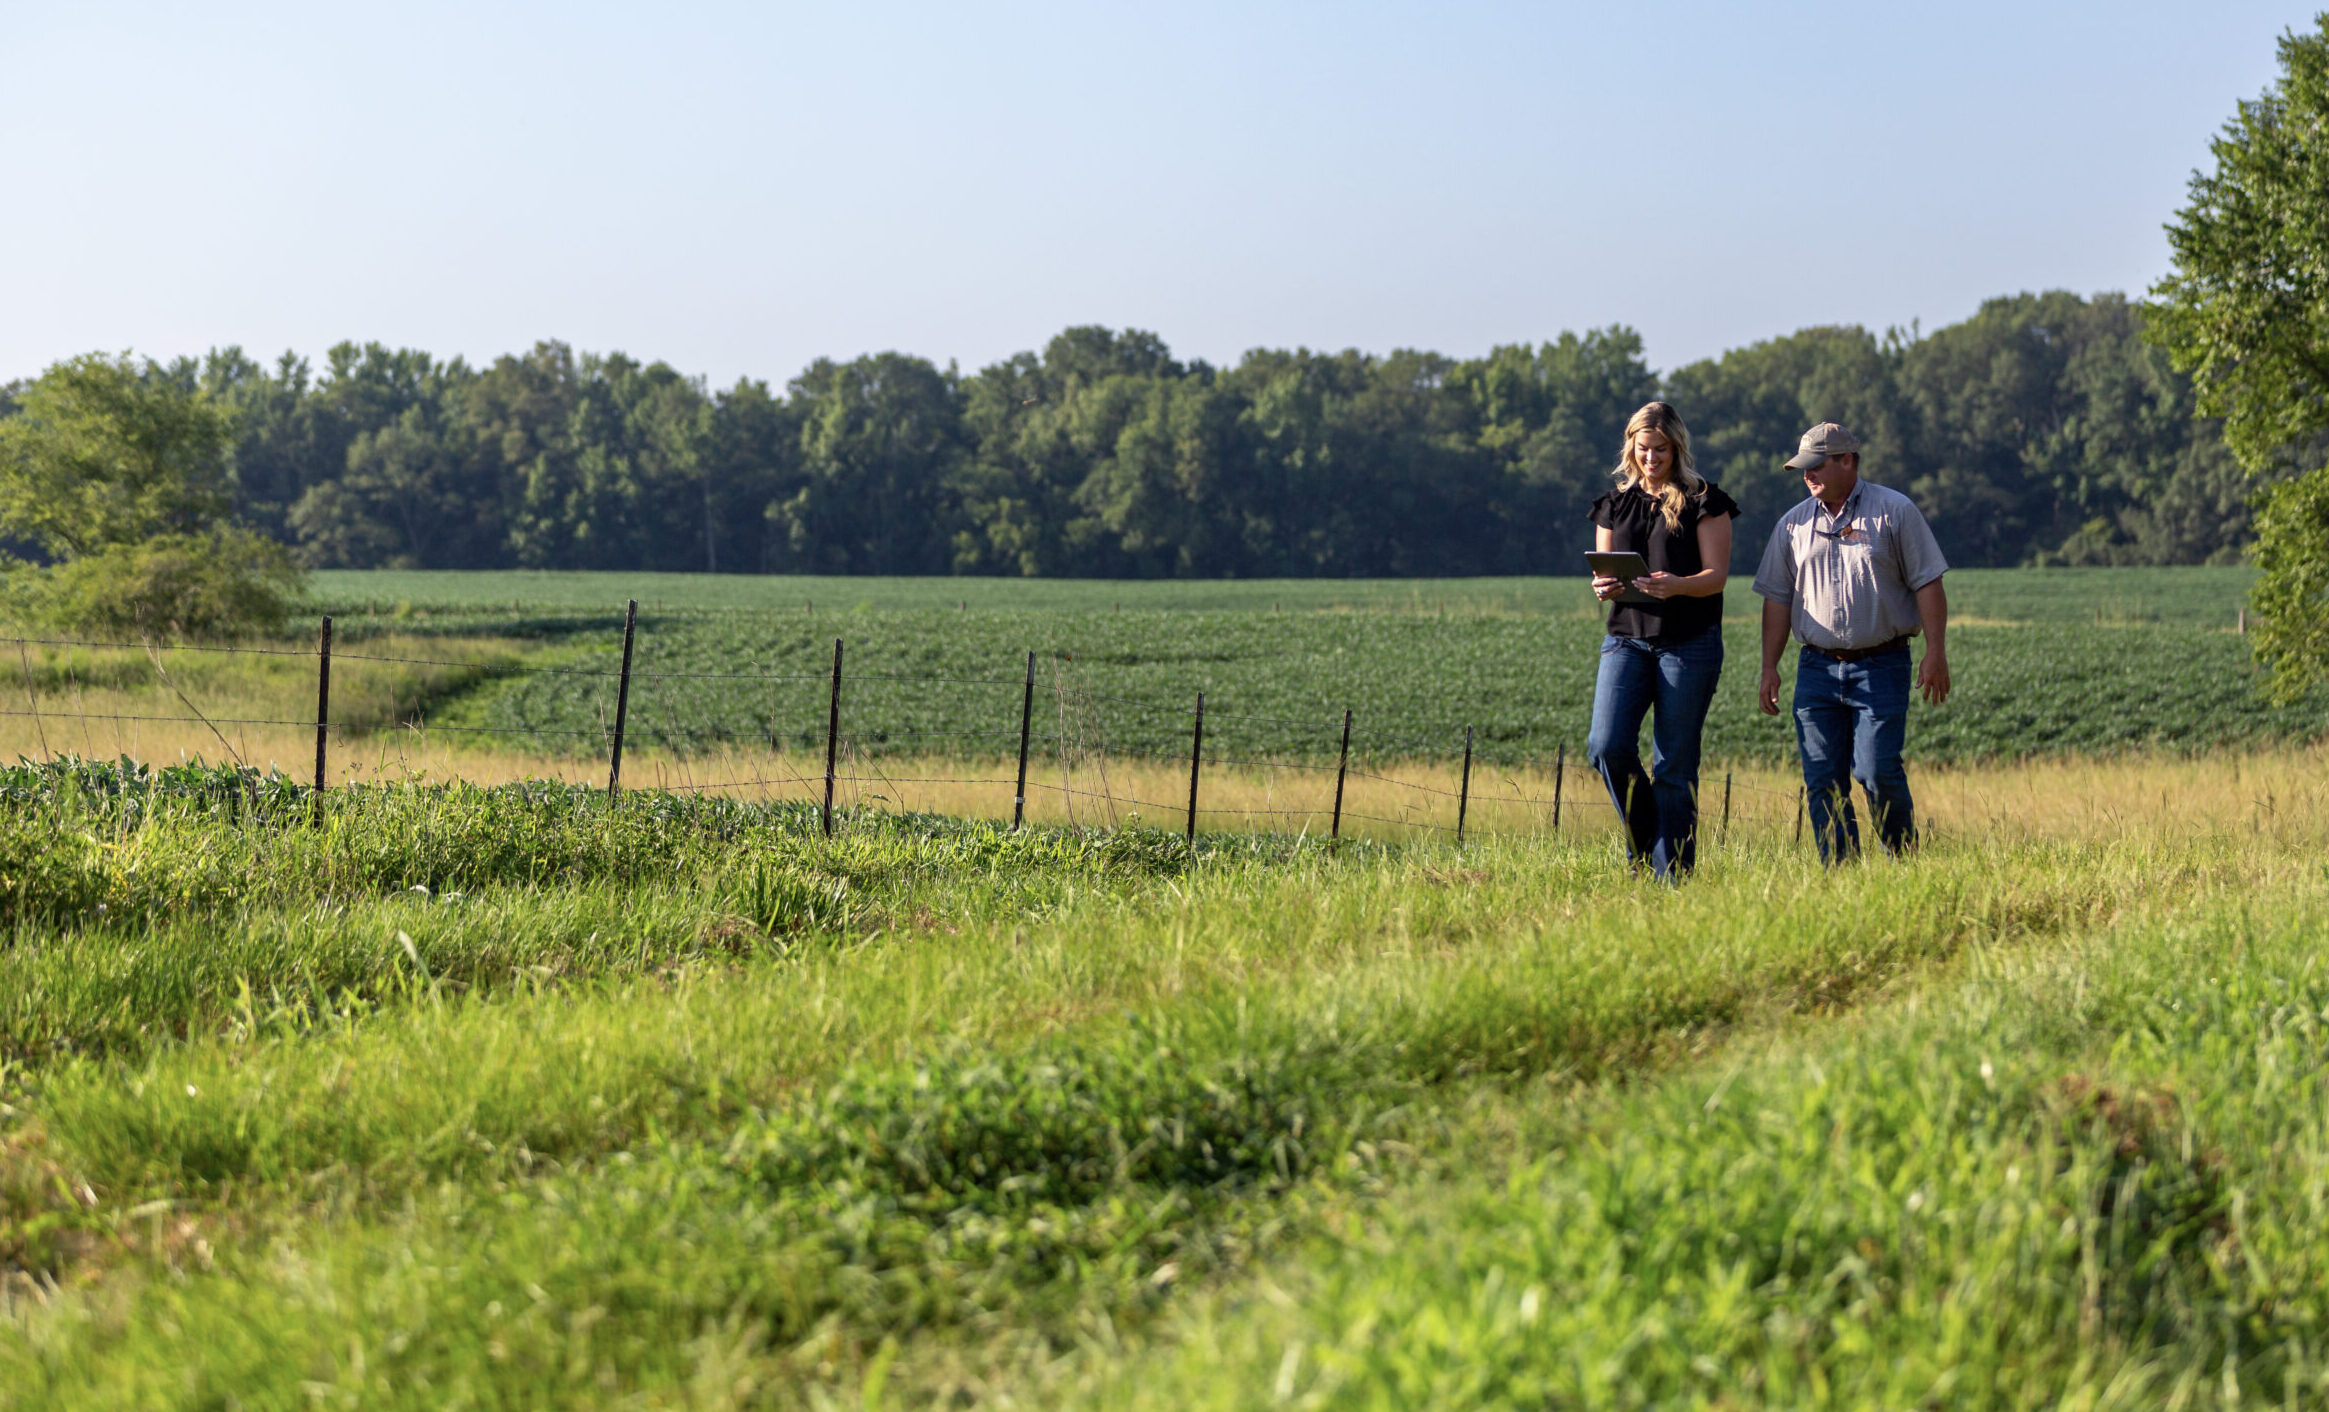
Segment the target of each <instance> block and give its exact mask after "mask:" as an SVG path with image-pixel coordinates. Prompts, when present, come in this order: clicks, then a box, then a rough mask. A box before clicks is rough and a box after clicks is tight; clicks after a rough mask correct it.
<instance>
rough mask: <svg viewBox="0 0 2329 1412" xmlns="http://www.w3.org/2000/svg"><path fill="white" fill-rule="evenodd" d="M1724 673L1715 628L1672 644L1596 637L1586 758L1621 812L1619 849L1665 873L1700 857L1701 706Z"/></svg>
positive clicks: (1679, 869) (1675, 872)
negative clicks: (1646, 734)
mask: <svg viewBox="0 0 2329 1412" xmlns="http://www.w3.org/2000/svg"><path fill="white" fill-rule="evenodd" d="M1721 679H1722V629H1721V628H1720V627H1719V626H1718V627H1712V628H1708V629H1707V630H1706V631H1705V632H1702V633H1700V634H1699V635H1698V636H1696V637H1693V638H1690V639H1687V640H1686V641H1683V642H1678V643H1674V644H1672V645H1671V646H1669V645H1666V644H1664V643H1659V642H1653V641H1651V640H1649V639H1647V638H1639V637H1607V638H1603V639H1602V642H1601V675H1600V676H1599V678H1598V679H1596V680H1595V682H1594V683H1593V729H1592V731H1591V733H1589V734H1588V735H1587V736H1586V738H1585V757H1586V759H1588V760H1589V761H1591V762H1592V765H1593V768H1594V769H1595V770H1597V771H1599V772H1600V774H1601V782H1602V783H1603V784H1605V785H1607V786H1609V802H1610V803H1612V804H1614V805H1616V806H1617V813H1618V817H1619V818H1621V819H1623V820H1625V833H1626V856H1627V857H1629V858H1632V859H1634V860H1635V861H1637V862H1638V861H1639V860H1641V859H1642V858H1645V857H1646V858H1648V859H1649V860H1650V866H1651V867H1652V868H1655V869H1656V870H1657V873H1658V876H1659V877H1662V878H1665V879H1668V880H1669V881H1671V880H1672V879H1674V878H1675V877H1676V876H1678V875H1680V874H1682V873H1687V872H1689V871H1690V869H1691V868H1692V867H1693V866H1695V865H1696V864H1697V862H1698V753H1699V736H1700V734H1701V732H1702V731H1703V729H1704V728H1705V725H1706V708H1707V707H1708V706H1710V705H1712V704H1713V703H1714V688H1715V683H1716V682H1718V681H1720V680H1721ZM1653 706H1654V707H1656V708H1657V713H1658V714H1657V720H1656V722H1655V723H1654V724H1653V725H1652V726H1651V728H1650V742H1651V749H1652V753H1651V755H1650V769H1649V772H1648V773H1646V774H1645V773H1644V772H1643V770H1642V751H1641V740H1642V717H1643V716H1644V715H1646V714H1647V713H1648V712H1649V711H1650V709H1651V708H1652V707H1653Z"/></svg>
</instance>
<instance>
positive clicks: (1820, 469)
mask: <svg viewBox="0 0 2329 1412" xmlns="http://www.w3.org/2000/svg"><path fill="white" fill-rule="evenodd" d="M1859 483H1860V453H1859V452H1857V451H1847V452H1845V453H1843V454H1842V455H1840V456H1830V457H1829V458H1828V459H1826V460H1825V461H1822V462H1820V463H1819V464H1818V465H1816V466H1814V467H1812V468H1811V469H1810V470H1808V471H1805V472H1804V473H1803V488H1804V490H1805V491H1806V492H1808V493H1809V494H1812V495H1816V496H1818V497H1819V498H1820V499H1821V500H1822V501H1824V502H1826V503H1827V504H1829V505H1841V504H1843V503H1844V497H1845V496H1847V495H1850V494H1851V493H1852V487H1853V486H1855V485H1857V484H1859Z"/></svg>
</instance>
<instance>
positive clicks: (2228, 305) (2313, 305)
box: [2148, 15, 2329, 696]
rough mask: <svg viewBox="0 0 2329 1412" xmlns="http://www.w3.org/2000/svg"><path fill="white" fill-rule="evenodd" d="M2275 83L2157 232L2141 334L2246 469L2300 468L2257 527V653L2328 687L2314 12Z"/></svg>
mask: <svg viewBox="0 0 2329 1412" xmlns="http://www.w3.org/2000/svg"><path fill="white" fill-rule="evenodd" d="M2280 66H2281V76H2280V79H2279V81H2278V82H2276V83H2275V84H2274V85H2273V86H2272V87H2270V88H2268V89H2267V90H2265V92H2264V94H2263V95H2262V96H2261V97H2259V98H2256V99H2254V100H2252V101H2248V102H2243V103H2242V104H2240V107H2239V111H2238V113H2237V114H2235V116H2234V117H2233V118H2232V120H2231V121H2230V122H2228V123H2226V124H2225V125H2224V129H2223V131H2222V132H2221V133H2219V134H2218V135H2217V137H2216V139H2215V141H2214V142H2213V143H2211V144H2210V151H2211V155H2212V156H2213V157H2214V158H2215V169H2214V170H2213V171H2203V172H2196V173H2194V174H2193V176H2192V181H2191V201H2190V204H2189V205H2187V206H2185V207H2184V208H2183V210H2181V211H2179V212H2177V214H2176V219H2175V220H2174V222H2173V223H2171V224H2170V225H2169V226H2168V228H2167V233H2168V241H2169V244H2170V246H2171V247H2172V249H2173V252H2174V272H2173V273H2172V274H2170V275H2168V276H2167V277H2166V278H2165V279H2163V280H2161V281H2160V282H2159V283H2158V284H2156V285H2154V286H2153V287H2152V290H2151V295H2152V303H2151V305H2150V308H2149V313H2150V321H2149V325H2148V326H2149V328H2150V330H2151V332H2152V334H2153V336H2154V337H2156V338H2158V339H2159V341H2160V342H2161V343H2162V344H2164V345H2165V346H2166V347H2167V349H2168V350H2169V351H2170V353H2171V354H2172V355H2173V356H2174V359H2175V363H2176V366H2177V367H2179V368H2182V369H2185V370H2188V371H2189V372H2190V373H2191V374H2192V376H2193V380H2194V384H2195V386H2196V388H2197V391H2198V395H2199V407H2200V411H2201V412H2202V413H2204V414H2206V415H2209V416H2220V417H2222V418H2224V438H2225V441H2226V442H2227V443H2228V444H2229V445H2230V446H2231V448H2232V452H2233V454H2234V455H2236V456H2237V457H2239V459H2240V461H2241V463H2242V464H2243V465H2245V466H2246V467H2248V468H2249V470H2250V471H2252V472H2255V473H2258V474H2270V473H2272V472H2275V471H2283V470H2286V469H2288V468H2291V467H2301V468H2304V469H2305V470H2306V471H2307V474H2306V475H2305V476H2304V478H2303V480H2302V481H2301V482H2299V483H2298V484H2297V485H2294V486H2288V487H2282V488H2278V489H2274V490H2272V491H2270V492H2268V494H2267V495H2266V496H2265V498H2264V501H2263V505H2262V513H2260V515H2259V517H2258V521H2257V533H2258V543H2257V560H2258V564H2259V566H2260V567H2261V569H2262V573H2261V575H2260V577H2259V580H2258V582H2257V585H2256V589H2255V595H2256V596H2255V602H2256V607H2257V610H2258V612H2259V614H2260V615H2261V616H2262V618H2263V631H2262V632H2261V633H2260V634H2259V635H2258V639H2257V651H2258V653H2259V655H2260V657H2261V658H2262V659H2263V660H2264V661H2266V662H2267V663H2269V664H2270V665H2271V666H2272V668H2273V684H2274V689H2275V690H2276V692H2278V693H2280V694H2282V695H2284V696H2293V695H2295V694H2297V693H2300V692H2302V691H2304V690H2307V689H2309V688H2311V687H2313V686H2315V685H2318V684H2321V683H2322V682H2324V681H2329V516H2324V515H2322V514H2321V513H2319V507H2320V506H2321V505H2322V503H2323V502H2324V500H2329V486H2325V485H2324V484H2323V479H2324V477H2329V467H2323V466H2322V465H2321V464H2320V462H2321V453H2322V448H2323V443H2324V440H2325V438H2329V15H2322V16H2319V17H2317V18H2316V19H2315V21H2314V27H2313V29H2312V30H2311V31H2309V32H2307V33H2302V34H2300V33H2298V32H2296V31H2294V30H2291V31H2288V32H2286V33H2284V34H2283V35H2282V36H2281V40H2280Z"/></svg>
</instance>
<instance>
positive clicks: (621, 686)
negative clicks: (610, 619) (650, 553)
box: [607, 598, 639, 804]
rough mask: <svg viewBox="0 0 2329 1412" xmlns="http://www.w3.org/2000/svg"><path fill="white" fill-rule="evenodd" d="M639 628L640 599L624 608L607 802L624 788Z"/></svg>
mask: <svg viewBox="0 0 2329 1412" xmlns="http://www.w3.org/2000/svg"><path fill="white" fill-rule="evenodd" d="M638 628H639V600H638V599H636V598H634V599H632V600H631V606H629V607H628V608H625V609H624V610H623V675H622V678H621V679H620V680H619V681H618V682H617V683H616V685H615V748H614V754H613V757H612V758H611V760H610V761H609V763H608V765H607V803H609V804H612V803H614V802H615V796H616V795H618V794H620V793H622V790H623V723H624V721H625V719H626V718H627V717H628V716H629V715H630V711H631V639H632V637H633V635H634V634H636V633H637V631H638Z"/></svg>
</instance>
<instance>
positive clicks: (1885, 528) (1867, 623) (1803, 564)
mask: <svg viewBox="0 0 2329 1412" xmlns="http://www.w3.org/2000/svg"><path fill="white" fill-rule="evenodd" d="M1948 571H1949V563H1948V561H1947V560H1946V559H1943V558H1942V557H1941V546H1940V544H1939V543H1938V542H1936V541H1935V540H1934V538H1933V528H1932V526H1931V525H1928V524H1926V523H1925V517H1924V514H1923V512H1922V511H1920V510H1918V509H1917V507H1916V506H1915V505H1914V504H1912V503H1911V502H1910V500H1909V498H1908V497H1907V496H1905V495H1903V494H1901V493H1900V492H1899V491H1897V490H1888V489H1886V488H1885V487H1883V486H1881V485H1877V484H1876V483H1874V482H1873V481H1865V480H1864V481H1861V482H1860V483H1859V484H1858V485H1856V486H1854V487H1852V493H1851V494H1850V495H1849V496H1847V497H1846V498H1845V500H1844V508H1843V509H1842V510H1840V511H1838V512H1837V513H1836V514H1834V515H1830V514H1829V513H1828V511H1827V507H1826V506H1824V505H1822V504H1820V502H1819V498H1818V497H1817V496H1813V497H1810V498H1808V499H1806V500H1805V501H1804V502H1803V503H1802V504H1801V505H1798V506H1796V507H1795V508H1794V509H1792V510H1790V511H1788V512H1787V513H1786V514H1785V515H1782V516H1781V517H1780V519H1779V523H1778V524H1776V525H1774V526H1772V528H1771V542H1770V544H1768V545H1766V546H1765V547H1764V550H1763V563H1762V565H1761V566H1760V567H1759V568H1757V569H1756V570H1755V592H1757V593H1759V594H1761V595H1762V596H1763V597H1765V598H1767V599H1769V600H1771V601H1772V602H1773V603H1784V604H1787V605H1788V608H1789V610H1790V611H1789V614H1788V617H1789V624H1790V626H1791V627H1792V628H1793V630H1794V633H1795V636H1796V638H1797V640H1798V641H1801V642H1803V643H1806V644H1808V645H1810V646H1812V647H1825V648H1831V649H1835V650H1838V651H1851V650H1856V649H1858V648H1863V647H1875V646H1877V645H1879V644H1881V643H1886V642H1890V641H1891V640H1892V639H1894V638H1896V637H1907V636H1910V635H1913V634H1915V633H1916V632H1918V631H1919V630H1920V629H1921V628H1922V627H1923V620H1922V619H1921V618H1919V617H1918V616H1917V590H1918V589H1920V588H1923V587H1924V586H1925V585H1926V584H1928V583H1931V582H1932V581H1933V580H1935V579H1937V578H1939V577H1940V576H1941V575H1943V574H1945V573H1947V572H1948Z"/></svg>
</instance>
